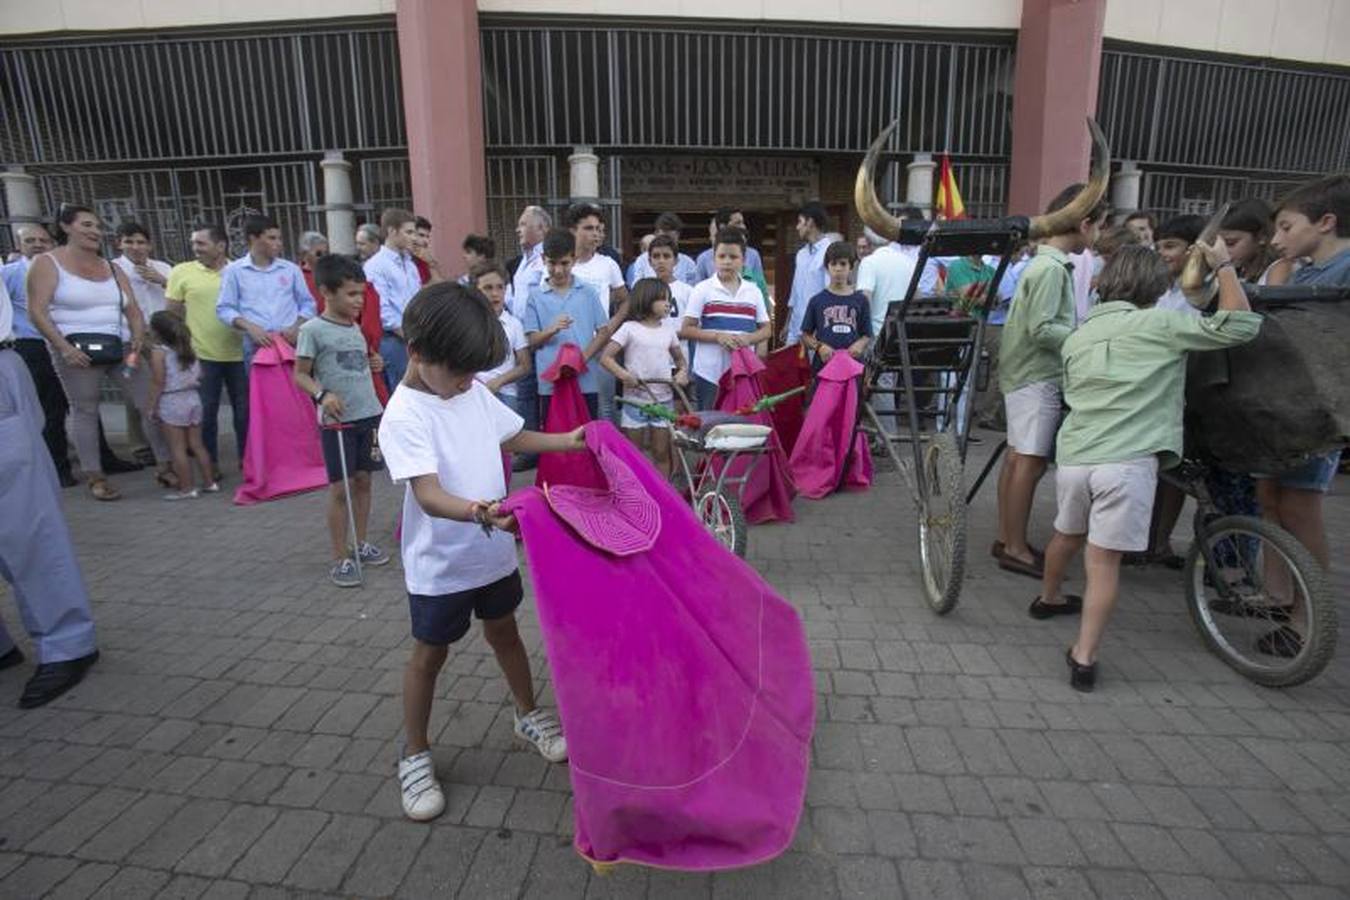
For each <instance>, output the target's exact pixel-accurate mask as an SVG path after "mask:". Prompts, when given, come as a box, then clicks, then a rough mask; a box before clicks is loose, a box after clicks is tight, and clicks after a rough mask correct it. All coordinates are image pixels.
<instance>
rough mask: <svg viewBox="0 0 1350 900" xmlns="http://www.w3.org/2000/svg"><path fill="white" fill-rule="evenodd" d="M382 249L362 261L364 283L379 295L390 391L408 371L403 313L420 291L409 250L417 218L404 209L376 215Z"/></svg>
mask: <svg viewBox="0 0 1350 900" xmlns="http://www.w3.org/2000/svg"><path fill="white" fill-rule="evenodd" d="M380 233H381V234H383V235H384V246H383V247H381V248H380V249H379V250H377V251H375V255H374V256H372V257H371V258H370V259H368V260H366V261H365V264H364V266H362V268H363V269H365V273H366V280H367V281H369V282H370V283H371V284H372V285H373V286H374V287H375V291H376V293H378V294H379V295H380V325H381V326H382V327H383V328H384V336H383V337H382V338H380V358H381V359H383V360H384V383H385V385H386V386H387V387H388V388H389V393H391V394H392V393H393V392H394V388H396V387H398V383H399V382H400V381H402V380H403V373H404V372H405V371H406V370H407V368H408V350H407V348H406V347H405V346H404V344H403V310H404V309H405V308H407V306H408V301H409V300H411V299H412V298H413V296H414V295H415V294H416V293H417V292H418V291H420V290H421V289H422V276H421V274H420V273H419V272H418V271H417V263H416V262H415V261H414V260H413V255H412V250H413V247H414V246H415V245H416V243H417V218H416V217H415V216H414V215H413V214H412V213H410V212H408V211H407V210H406V209H386V210H385V211H384V214H383V215H381V216H380Z"/></svg>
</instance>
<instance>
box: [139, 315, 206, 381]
mask: <svg viewBox="0 0 1350 900" xmlns="http://www.w3.org/2000/svg"><path fill="white" fill-rule="evenodd" d="M150 331H151V333H153V334H154V335H155V337H157V338H159V340H160V342H161V343H163V344H165V345H167V346H168V347H170V348H172V350H173V352H174V353H175V354H177V356H178V365H179V367H180V368H182V369H184V370H186V369H189V368H191V367H192V364H193V363H194V362H196V361H197V354H195V353H193V352H192V332H190V331H188V327H187V322H185V321H184V320H183V317H182V316H180V315H178V313H172V312H169V311H168V310H167V309H161V310H160V311H159V312H157V313H154V314H153V315H151V316H150Z"/></svg>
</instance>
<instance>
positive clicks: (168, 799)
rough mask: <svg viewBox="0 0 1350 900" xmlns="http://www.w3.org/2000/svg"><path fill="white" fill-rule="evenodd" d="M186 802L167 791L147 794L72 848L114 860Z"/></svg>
mask: <svg viewBox="0 0 1350 900" xmlns="http://www.w3.org/2000/svg"><path fill="white" fill-rule="evenodd" d="M186 802H187V801H186V800H185V799H184V798H182V797H174V796H171V795H168V794H147V795H146V796H144V797H142V798H141V799H140V800H138V801H136V802H135V803H134V804H132V805H131V806H130V807H128V808H127V809H126V810H125V811H124V812H122V813H121V814H120V815H119V816H118V817H117V819H116V820H115V821H114V822H113V823H112V824H110V825H108V826H107V827H105V828H104V829H103V830H102V831H100V832H98V834H96V835H94V836H93V837H92V838H90V839H89V840H88V841H87V842H85V843H84V844H83V845H82V846H80V847H78V848H77V849H76V850H75V855H76V856H81V857H84V858H86V859H99V860H105V861H108V862H116V861H119V860H121V859H123V858H125V857H126V856H127V854H129V853H130V852H131V851H132V850H133V849H135V848H136V847H137V846H138V845H139V844H140V843H141V842H142V841H144V840H145V839H146V838H148V837H150V835H151V834H153V833H154V832H155V831H157V830H158V829H159V828H160V827H162V826H163V825H164V823H165V822H167V821H168V820H169V819H170V818H172V817H173V815H174V813H176V812H178V810H179V809H181V808H182V807H183V804H184V803H186Z"/></svg>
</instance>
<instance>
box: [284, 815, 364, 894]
mask: <svg viewBox="0 0 1350 900" xmlns="http://www.w3.org/2000/svg"><path fill="white" fill-rule="evenodd" d="M378 826H379V822H378V820H376V819H371V818H367V817H364V816H362V817H358V816H333V817H332V818H331V819H330V820H329V822H328V824H327V825H326V826H325V827H324V829H323V831H321V832H319V835H318V837H316V838H315V839H314V841H313V842H312V843H311V844H310V845H309V848H308V849H307V850H305V852H304V853H303V854H301V855H300V858H299V859H298V860H297V861H296V863H295V865H294V866H292V867H291V870H290V871H289V872H288V873H286V876H285V877H284V878H283V879H282V881H283V883H285V884H287V885H290V886H291V887H296V888H301V889H303V890H311V891H334V890H337V888H338V885H340V884H342V879H343V876H344V875H346V873H347V870H348V869H349V868H350V867H351V865H352V863H353V862H355V861H356V858H357V856H358V855H360V853H361V848H362V847H364V846H365V844H366V841H367V840H369V839H370V836H371V835H372V834H374V833H375V829H376V828H377V827H378Z"/></svg>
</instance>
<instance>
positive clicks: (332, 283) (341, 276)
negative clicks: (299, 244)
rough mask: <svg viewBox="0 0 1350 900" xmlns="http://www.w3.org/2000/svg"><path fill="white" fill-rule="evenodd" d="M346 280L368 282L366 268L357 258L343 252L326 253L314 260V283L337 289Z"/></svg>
mask: <svg viewBox="0 0 1350 900" xmlns="http://www.w3.org/2000/svg"><path fill="white" fill-rule="evenodd" d="M344 281H355V282H356V283H358V284H365V283H366V273H365V270H364V269H362V268H361V264H360V263H359V262H357V261H356V259H355V258H353V257H350V256H343V255H342V254H341V253H325V254H324V255H323V256H320V257H319V258H318V259H317V260H315V262H314V283H315V284H317V285H318V286H319V287H321V288H324V289H325V290H329V291H337V290H338V289H339V288H341V287H342V283H343V282H344Z"/></svg>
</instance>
